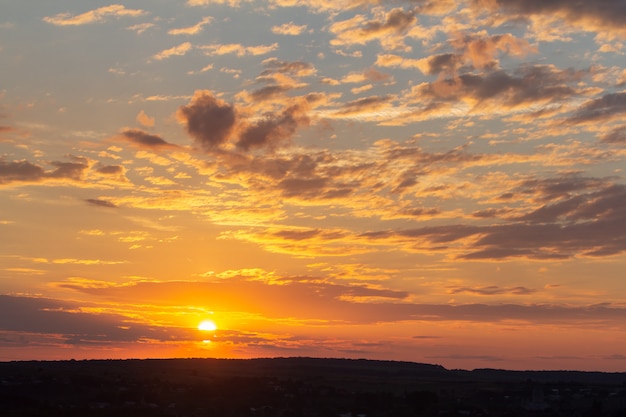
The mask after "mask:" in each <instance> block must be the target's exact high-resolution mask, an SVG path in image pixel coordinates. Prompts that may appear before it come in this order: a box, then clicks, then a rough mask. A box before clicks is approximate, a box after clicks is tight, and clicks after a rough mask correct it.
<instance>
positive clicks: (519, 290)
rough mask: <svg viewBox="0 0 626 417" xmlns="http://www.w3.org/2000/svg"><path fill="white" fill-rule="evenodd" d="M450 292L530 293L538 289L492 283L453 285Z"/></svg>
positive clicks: (479, 293) (482, 293) (483, 293)
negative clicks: (479, 285)
mask: <svg viewBox="0 0 626 417" xmlns="http://www.w3.org/2000/svg"><path fill="white" fill-rule="evenodd" d="M448 292H449V293H450V294H462V293H469V294H477V295H501V294H512V295H529V294H533V293H535V292H537V290H535V289H531V288H526V287H513V288H502V287H498V286H497V285H490V286H488V287H453V288H451V289H450V290H449V291H448Z"/></svg>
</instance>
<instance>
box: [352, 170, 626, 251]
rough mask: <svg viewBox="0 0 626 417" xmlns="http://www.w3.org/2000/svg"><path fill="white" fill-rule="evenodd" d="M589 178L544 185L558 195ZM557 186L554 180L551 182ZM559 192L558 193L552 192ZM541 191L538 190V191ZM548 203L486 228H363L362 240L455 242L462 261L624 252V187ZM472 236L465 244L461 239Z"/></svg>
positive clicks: (433, 243) (590, 192)
mask: <svg viewBox="0 0 626 417" xmlns="http://www.w3.org/2000/svg"><path fill="white" fill-rule="evenodd" d="M583 183H587V185H589V184H592V183H594V181H593V180H591V179H587V180H585V179H581V180H580V181H579V182H577V181H573V184H569V185H568V186H565V185H564V186H563V187H562V188H561V187H556V190H555V189H554V188H553V187H549V186H548V187H546V189H547V190H549V191H548V192H549V194H550V195H553V196H554V195H563V194H562V193H565V192H566V191H567V190H572V189H578V188H579V187H580V186H581V184H583ZM556 184H559V183H558V182H556ZM557 190H558V191H557ZM539 193H541V190H540V191H539ZM565 195H566V197H562V199H561V200H560V201H558V202H556V203H551V202H548V203H546V204H545V205H542V206H540V207H538V208H536V209H535V210H533V211H531V212H530V213H528V214H526V215H523V216H519V217H517V218H515V219H512V220H517V221H516V222H512V223H509V224H501V225H491V226H468V225H462V224H457V225H447V226H434V227H425V228H419V229H408V230H398V231H378V232H368V233H364V234H362V235H361V236H362V237H364V238H367V239H373V240H377V239H401V240H403V241H410V240H412V239H415V240H416V241H417V240H426V241H427V242H430V244H432V245H433V247H434V249H433V250H435V249H436V250H440V249H442V246H440V245H441V244H447V245H455V244H459V245H461V246H458V247H457V248H458V249H459V250H461V251H462V252H464V253H463V254H462V255H460V256H459V258H461V259H468V260H470V259H506V258H513V257H525V258H531V259H545V260H547V259H566V258H571V257H573V256H610V255H615V254H619V253H623V252H624V251H626V186H624V185H612V186H611V185H607V184H605V185H604V187H603V188H601V189H599V190H597V191H589V190H586V191H585V192H583V193H582V194H580V193H579V194H575V195H569V194H565ZM466 238H472V239H471V242H470V243H463V244H461V243H460V242H461V241H463V240H465V241H467V239H466Z"/></svg>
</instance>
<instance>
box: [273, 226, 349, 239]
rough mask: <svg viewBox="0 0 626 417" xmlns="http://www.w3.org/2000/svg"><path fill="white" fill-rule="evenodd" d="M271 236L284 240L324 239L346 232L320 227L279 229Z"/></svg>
mask: <svg viewBox="0 0 626 417" xmlns="http://www.w3.org/2000/svg"><path fill="white" fill-rule="evenodd" d="M272 235H273V236H276V237H280V238H281V239H285V240H296V241H299V240H307V239H313V238H320V239H323V240H325V241H328V240H333V239H340V238H342V237H344V236H345V235H346V234H345V233H344V232H341V231H327V230H322V229H308V230H281V231H279V232H275V233H273V234H272Z"/></svg>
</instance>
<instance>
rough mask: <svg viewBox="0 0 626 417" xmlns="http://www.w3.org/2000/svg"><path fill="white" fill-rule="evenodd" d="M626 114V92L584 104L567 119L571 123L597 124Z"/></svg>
mask: <svg viewBox="0 0 626 417" xmlns="http://www.w3.org/2000/svg"><path fill="white" fill-rule="evenodd" d="M623 113H626V92H623V93H612V94H607V95H604V96H602V97H600V98H597V99H594V100H591V101H588V102H586V103H585V104H583V105H582V106H581V107H580V108H579V109H578V110H576V111H575V112H574V114H573V115H572V116H571V117H570V118H569V119H567V121H568V122H569V123H573V124H580V123H590V122H593V123H596V122H600V121H605V120H609V119H612V118H613V117H615V116H618V115H622V114H623Z"/></svg>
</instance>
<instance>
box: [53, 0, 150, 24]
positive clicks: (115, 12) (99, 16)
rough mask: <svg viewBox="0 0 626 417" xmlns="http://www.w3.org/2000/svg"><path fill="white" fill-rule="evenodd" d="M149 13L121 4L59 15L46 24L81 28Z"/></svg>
mask: <svg viewBox="0 0 626 417" xmlns="http://www.w3.org/2000/svg"><path fill="white" fill-rule="evenodd" d="M147 13H148V12H146V11H145V10H141V9H127V8H126V7H125V6H123V5H121V4H112V5H110V6H104V7H100V8H98V9H94V10H90V11H88V12H85V13H82V14H78V15H73V14H71V13H59V14H57V15H54V16H47V17H44V18H43V20H44V22H47V23H51V24H53V25H57V26H79V25H87V24H90V23H101V22H104V21H105V20H107V19H108V18H111V17H114V18H115V17H139V16H143V15H146V14H147Z"/></svg>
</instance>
